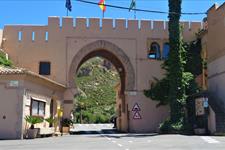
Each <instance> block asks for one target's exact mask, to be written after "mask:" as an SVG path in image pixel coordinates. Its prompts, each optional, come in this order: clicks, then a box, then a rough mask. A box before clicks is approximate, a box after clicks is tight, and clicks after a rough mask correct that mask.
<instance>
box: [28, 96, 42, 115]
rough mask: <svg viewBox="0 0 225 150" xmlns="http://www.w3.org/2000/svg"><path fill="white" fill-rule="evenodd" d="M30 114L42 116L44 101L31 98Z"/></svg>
mask: <svg viewBox="0 0 225 150" xmlns="http://www.w3.org/2000/svg"><path fill="white" fill-rule="evenodd" d="M30 115H32V116H44V115H45V102H42V101H38V100H35V99H31V111H30Z"/></svg>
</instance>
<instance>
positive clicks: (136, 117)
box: [133, 111, 141, 119]
mask: <svg viewBox="0 0 225 150" xmlns="http://www.w3.org/2000/svg"><path fill="white" fill-rule="evenodd" d="M133 119H141V115H140V113H139V112H138V111H136V112H135V113H134V116H133Z"/></svg>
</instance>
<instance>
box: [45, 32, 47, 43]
mask: <svg viewBox="0 0 225 150" xmlns="http://www.w3.org/2000/svg"><path fill="white" fill-rule="evenodd" d="M45 41H48V32H45Z"/></svg>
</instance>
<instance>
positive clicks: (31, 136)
mask: <svg viewBox="0 0 225 150" xmlns="http://www.w3.org/2000/svg"><path fill="white" fill-rule="evenodd" d="M37 133H38V129H27V138H28V139H34V138H36V137H37Z"/></svg>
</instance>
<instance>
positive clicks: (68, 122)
mask: <svg viewBox="0 0 225 150" xmlns="http://www.w3.org/2000/svg"><path fill="white" fill-rule="evenodd" d="M71 125H73V121H72V120H71V119H68V118H62V121H61V126H62V131H61V132H62V133H69V131H70V126H71Z"/></svg>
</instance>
